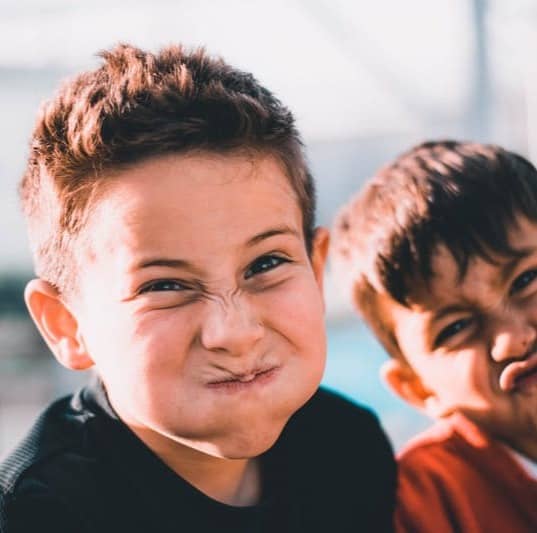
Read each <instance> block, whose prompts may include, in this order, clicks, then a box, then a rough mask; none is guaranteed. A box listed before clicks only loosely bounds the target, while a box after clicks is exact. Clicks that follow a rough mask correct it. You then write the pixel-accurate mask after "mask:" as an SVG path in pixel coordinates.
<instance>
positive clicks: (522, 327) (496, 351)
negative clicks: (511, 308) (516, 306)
mask: <svg viewBox="0 0 537 533" xmlns="http://www.w3.org/2000/svg"><path fill="white" fill-rule="evenodd" d="M536 336H537V332H536V330H535V327H534V325H533V324H531V323H530V322H529V321H528V320H527V318H526V317H525V316H523V313H515V312H507V313H505V314H504V315H503V316H502V319H501V320H499V321H498V325H497V327H496V331H495V332H494V335H493V341H492V347H491V350H490V354H491V357H492V358H493V359H494V360H495V361H497V362H502V361H507V360H509V359H519V358H522V357H524V356H525V355H526V354H527V353H528V351H529V350H530V349H532V347H533V346H534V344H535V339H536Z"/></svg>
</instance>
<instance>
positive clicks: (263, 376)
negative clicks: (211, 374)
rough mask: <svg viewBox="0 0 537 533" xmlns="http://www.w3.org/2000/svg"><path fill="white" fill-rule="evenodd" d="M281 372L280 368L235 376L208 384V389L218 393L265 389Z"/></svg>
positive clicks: (270, 368)
mask: <svg viewBox="0 0 537 533" xmlns="http://www.w3.org/2000/svg"><path fill="white" fill-rule="evenodd" d="M279 370H280V367H279V366H272V367H268V368H265V369H260V370H254V371H253V372H248V373H244V374H240V375H233V376H231V377H227V378H224V379H221V380H215V381H211V382H209V383H207V387H208V388H210V389H212V390H214V391H218V392H227V393H234V392H241V391H248V390H253V389H257V388H260V387H263V386H265V385H267V384H268V383H270V382H271V381H273V380H274V379H275V377H276V375H277V374H278V371H279Z"/></svg>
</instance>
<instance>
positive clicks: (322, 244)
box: [311, 227, 330, 291]
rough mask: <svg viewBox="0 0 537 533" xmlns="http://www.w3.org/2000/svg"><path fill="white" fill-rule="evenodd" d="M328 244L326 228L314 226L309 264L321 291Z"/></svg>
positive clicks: (328, 238)
mask: <svg viewBox="0 0 537 533" xmlns="http://www.w3.org/2000/svg"><path fill="white" fill-rule="evenodd" d="M329 244H330V234H329V233H328V230H327V229H326V228H320V227H319V228H316V229H315V234H314V236H313V243H312V248H311V264H312V266H313V273H314V274H315V279H316V280H317V284H318V285H319V288H320V289H321V291H322V290H323V281H324V267H325V265H326V257H327V255H328V246H329Z"/></svg>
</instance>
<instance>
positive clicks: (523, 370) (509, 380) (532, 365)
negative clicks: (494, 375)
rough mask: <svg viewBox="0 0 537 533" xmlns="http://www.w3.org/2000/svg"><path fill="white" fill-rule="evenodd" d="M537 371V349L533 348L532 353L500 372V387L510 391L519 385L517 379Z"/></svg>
mask: <svg viewBox="0 0 537 533" xmlns="http://www.w3.org/2000/svg"><path fill="white" fill-rule="evenodd" d="M532 372H537V351H536V350H535V349H533V350H532V352H531V355H529V356H528V357H526V358H525V359H523V360H521V361H516V362H514V363H509V364H508V365H507V366H506V367H505V368H504V369H503V370H502V372H501V374H500V381H499V382H500V388H501V389H502V390H503V391H505V392H510V391H512V390H513V389H516V387H517V381H519V380H520V379H521V378H522V377H524V376H526V375H528V374H530V373H532Z"/></svg>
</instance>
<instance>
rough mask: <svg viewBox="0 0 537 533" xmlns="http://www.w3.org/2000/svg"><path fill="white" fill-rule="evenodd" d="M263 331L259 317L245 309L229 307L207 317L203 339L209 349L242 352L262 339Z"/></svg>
mask: <svg viewBox="0 0 537 533" xmlns="http://www.w3.org/2000/svg"><path fill="white" fill-rule="evenodd" d="M263 332H264V328H263V324H261V322H260V321H259V320H257V317H255V316H253V315H252V314H250V313H248V312H246V311H245V310H238V309H234V310H230V309H227V310H221V311H220V312H216V313H214V314H212V315H211V316H210V317H207V320H206V321H205V323H204V324H203V327H202V332H201V341H202V344H203V345H204V346H205V348H207V349H208V350H222V351H227V352H230V353H242V352H244V351H248V350H249V349H250V348H251V347H252V345H254V344H255V343H256V342H257V341H258V340H260V339H261V338H262V337H263Z"/></svg>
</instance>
